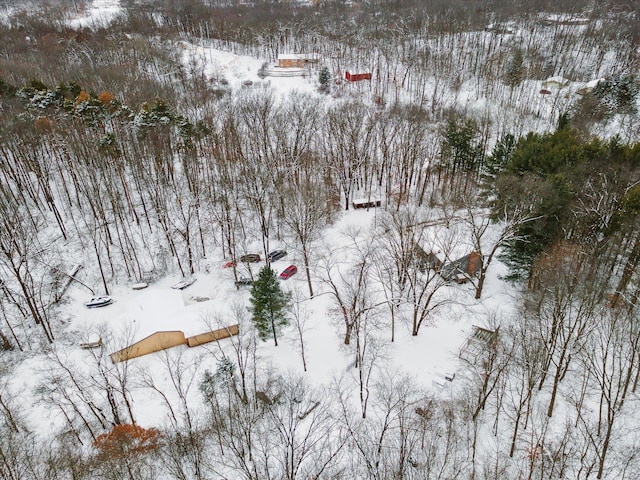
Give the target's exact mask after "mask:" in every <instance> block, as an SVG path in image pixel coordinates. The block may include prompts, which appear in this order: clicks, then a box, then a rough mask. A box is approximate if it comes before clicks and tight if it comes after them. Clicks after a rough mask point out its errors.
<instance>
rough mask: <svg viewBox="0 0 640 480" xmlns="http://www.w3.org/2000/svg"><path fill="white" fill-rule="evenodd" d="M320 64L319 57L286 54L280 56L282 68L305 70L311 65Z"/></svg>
mask: <svg viewBox="0 0 640 480" xmlns="http://www.w3.org/2000/svg"><path fill="white" fill-rule="evenodd" d="M314 63H318V56H317V55H314V54H306V53H284V54H280V55H278V67H280V68H305V67H306V66H307V65H309V64H314Z"/></svg>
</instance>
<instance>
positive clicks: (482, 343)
mask: <svg viewBox="0 0 640 480" xmlns="http://www.w3.org/2000/svg"><path fill="white" fill-rule="evenodd" d="M497 341H498V330H489V329H487V328H482V327H478V326H476V325H474V326H473V332H471V335H470V336H469V338H467V341H466V342H465V343H464V344H463V345H462V348H461V349H460V358H462V359H463V360H466V361H468V362H470V363H476V361H477V360H478V359H479V357H480V356H481V355H482V353H484V352H486V351H487V350H489V349H491V348H494V347H495V344H496V342H497Z"/></svg>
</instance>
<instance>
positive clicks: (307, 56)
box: [278, 53, 319, 60]
mask: <svg viewBox="0 0 640 480" xmlns="http://www.w3.org/2000/svg"><path fill="white" fill-rule="evenodd" d="M318 58H319V57H318V55H317V54H316V53H280V54H278V60H318Z"/></svg>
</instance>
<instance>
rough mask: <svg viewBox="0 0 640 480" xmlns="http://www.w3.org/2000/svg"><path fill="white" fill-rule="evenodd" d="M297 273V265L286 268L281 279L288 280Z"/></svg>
mask: <svg viewBox="0 0 640 480" xmlns="http://www.w3.org/2000/svg"><path fill="white" fill-rule="evenodd" d="M297 271H298V267H296V266H295V265H289V266H288V267H287V268H285V269H284V270H283V271H282V273H281V274H280V278H281V279H283V280H286V279H287V278H289V277H291V276H292V275H295V274H296V272H297Z"/></svg>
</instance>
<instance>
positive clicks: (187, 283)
mask: <svg viewBox="0 0 640 480" xmlns="http://www.w3.org/2000/svg"><path fill="white" fill-rule="evenodd" d="M196 280H197V278H196V277H189V278H185V279H183V280H180V281H179V282H178V283H176V284H175V285H171V288H173V289H175V290H184V289H185V288H187V287H190V286H191V285H193V284H194V283H195V281H196Z"/></svg>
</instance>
